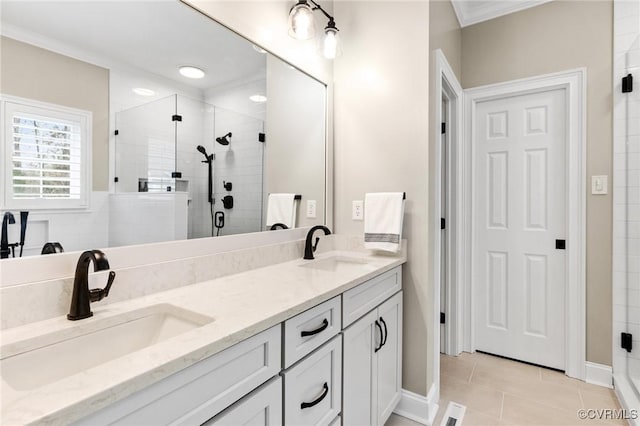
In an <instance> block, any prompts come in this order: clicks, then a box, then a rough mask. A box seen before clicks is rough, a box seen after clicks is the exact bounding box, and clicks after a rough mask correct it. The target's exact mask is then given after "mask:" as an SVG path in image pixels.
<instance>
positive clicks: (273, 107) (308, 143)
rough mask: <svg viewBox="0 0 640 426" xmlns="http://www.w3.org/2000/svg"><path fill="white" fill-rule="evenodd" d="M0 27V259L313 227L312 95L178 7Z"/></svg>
mask: <svg viewBox="0 0 640 426" xmlns="http://www.w3.org/2000/svg"><path fill="white" fill-rule="evenodd" d="M27 16H28V17H29V19H25V17H27ZM1 19H2V21H1V24H2V25H1V32H2V38H1V43H2V46H1V48H2V51H1V54H2V57H1V58H0V59H1V62H0V65H1V69H0V72H1V81H0V88H1V96H2V100H1V102H2V107H3V110H4V111H5V114H4V116H3V117H2V120H3V122H2V128H3V129H7V130H6V131H4V132H2V135H1V137H2V146H1V149H0V160H1V163H2V172H1V173H0V213H2V214H4V213H5V212H12V213H13V216H14V217H15V218H16V219H18V217H19V215H20V213H19V212H21V211H22V212H27V211H28V212H29V215H28V221H27V216H26V214H24V213H23V215H24V222H23V223H24V224H23V225H22V226H21V224H20V222H21V221H19V220H14V222H15V223H10V221H9V220H8V217H9V216H7V221H6V222H7V223H6V225H4V224H3V228H2V229H3V235H2V248H1V250H2V257H3V258H5V257H13V256H14V253H16V249H17V254H15V256H16V257H17V256H20V253H21V252H23V255H25V256H28V255H40V254H41V253H43V252H44V253H49V252H52V253H56V252H59V250H44V251H43V247H44V246H45V245H47V244H48V243H49V244H48V245H47V247H51V244H50V243H57V244H59V245H60V247H64V250H65V251H76V250H85V249H90V248H101V247H113V246H122V245H129V244H141V243H151V242H159V241H168V240H175V239H187V238H202V237H212V236H214V237H216V236H223V235H232V234H238V233H244V232H257V231H265V230H269V229H270V228H271V226H272V225H274V224H275V223H282V224H284V225H285V226H286V227H289V228H290V227H294V226H309V225H314V224H319V223H325V193H326V188H325V180H326V179H325V169H326V164H325V161H326V158H325V151H326V149H325V140H326V131H325V130H326V87H325V85H324V84H322V83H320V82H318V81H317V80H315V79H313V78H311V77H309V76H308V75H306V74H304V73H302V72H300V71H299V70H297V69H295V68H294V67H292V66H291V65H289V64H287V63H285V62H283V61H282V60H280V59H279V58H276V57H274V56H273V55H271V54H268V53H267V52H266V51H264V50H263V49H261V48H260V47H258V46H255V45H253V44H251V43H250V42H249V41H247V40H246V39H244V38H242V37H240V36H239V35H237V34H235V33H234V32H232V31H230V30H229V29H227V28H225V27H223V26H222V25H220V24H218V23H217V22H215V21H213V20H211V19H210V18H208V17H206V16H204V15H202V14H200V13H199V12H197V11H195V10H193V9H192V8H190V7H189V6H187V5H185V4H182V3H180V2H178V1H175V2H172V1H149V2H112V1H95V2H68V1H31V2H22V1H3V3H2V16H1ZM314 206H315V207H314ZM314 210H315V211H314ZM269 222H270V223H269ZM276 228H277V229H282V227H280V226H278V227H276ZM21 241H22V245H21ZM5 242H6V244H5ZM5 245H6V247H5ZM5 255H6V256H5Z"/></svg>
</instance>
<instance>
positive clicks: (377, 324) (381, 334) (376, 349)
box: [373, 320, 384, 353]
mask: <svg viewBox="0 0 640 426" xmlns="http://www.w3.org/2000/svg"><path fill="white" fill-rule="evenodd" d="M376 327H378V330H380V346H376V348H375V350H374V351H373V352H374V353H375V352H378V351H379V350H380V348H381V347H382V342H383V340H384V339H383V338H384V334H383V333H382V326H381V325H380V323H379V322H378V320H376Z"/></svg>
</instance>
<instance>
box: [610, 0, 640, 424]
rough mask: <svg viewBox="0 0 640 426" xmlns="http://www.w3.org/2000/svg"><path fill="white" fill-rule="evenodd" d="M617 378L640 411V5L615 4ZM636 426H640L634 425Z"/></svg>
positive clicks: (624, 399)
mask: <svg viewBox="0 0 640 426" xmlns="http://www.w3.org/2000/svg"><path fill="white" fill-rule="evenodd" d="M614 16H615V20H614V22H615V24H614V25H615V31H614V32H615V39H614V55H615V56H614V164H613V167H614V183H613V185H614V187H613V204H614V206H613V209H614V211H613V214H614V223H613V234H614V235H613V238H614V246H613V247H614V249H613V300H614V302H613V303H614V305H613V321H614V327H613V373H614V384H615V387H616V391H617V392H618V395H619V396H620V399H621V401H622V402H623V404H624V405H625V406H626V408H628V409H638V407H640V0H637V1H618V0H616V1H615V3H614ZM630 423H631V424H640V423H638V420H637V419H631V420H630Z"/></svg>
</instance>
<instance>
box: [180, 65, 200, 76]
mask: <svg viewBox="0 0 640 426" xmlns="http://www.w3.org/2000/svg"><path fill="white" fill-rule="evenodd" d="M180 74H182V75H183V76H185V77H187V78H202V77H204V71H202V70H201V69H200V68H196V67H180Z"/></svg>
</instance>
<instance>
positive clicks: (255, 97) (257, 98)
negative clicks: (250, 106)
mask: <svg viewBox="0 0 640 426" xmlns="http://www.w3.org/2000/svg"><path fill="white" fill-rule="evenodd" d="M249 99H250V100H251V101H252V102H256V103H263V102H267V97H266V96H264V95H251V96H249Z"/></svg>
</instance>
